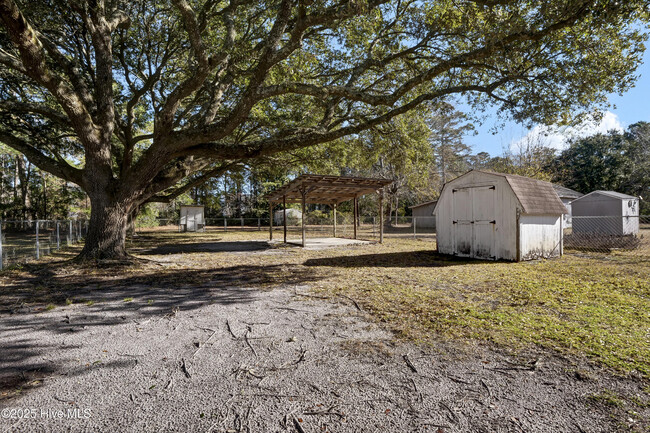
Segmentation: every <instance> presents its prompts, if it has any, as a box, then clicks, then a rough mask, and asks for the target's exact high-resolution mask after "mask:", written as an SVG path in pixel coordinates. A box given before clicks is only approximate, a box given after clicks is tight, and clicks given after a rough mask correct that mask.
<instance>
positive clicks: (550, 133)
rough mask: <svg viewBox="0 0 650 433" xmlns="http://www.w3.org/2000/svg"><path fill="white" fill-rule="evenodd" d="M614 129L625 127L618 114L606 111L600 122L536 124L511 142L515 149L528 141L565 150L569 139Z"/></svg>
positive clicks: (512, 147) (620, 129)
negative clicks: (563, 124)
mask: <svg viewBox="0 0 650 433" xmlns="http://www.w3.org/2000/svg"><path fill="white" fill-rule="evenodd" d="M612 129H613V130H616V131H619V132H622V131H623V130H624V129H625V128H624V126H623V123H622V122H621V121H620V120H619V118H618V116H617V115H616V114H614V113H612V112H611V111H606V112H605V113H603V117H602V118H601V120H600V122H595V121H593V120H586V121H584V122H582V123H581V124H580V125H577V126H563V127H553V126H544V125H536V126H535V127H533V128H532V129H530V130H528V133H527V134H525V135H524V136H523V137H520V138H518V139H514V140H512V141H511V142H510V149H511V150H513V151H514V150H516V149H518V148H520V147H521V146H522V145H524V144H526V143H534V144H544V145H545V146H548V147H552V148H553V149H557V150H563V149H565V148H566V146H567V140H570V139H573V138H582V137H588V136H590V135H594V134H598V133H606V132H608V131H611V130H612Z"/></svg>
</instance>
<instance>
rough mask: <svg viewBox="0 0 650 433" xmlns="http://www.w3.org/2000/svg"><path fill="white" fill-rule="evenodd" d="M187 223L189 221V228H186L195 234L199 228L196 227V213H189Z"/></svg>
mask: <svg viewBox="0 0 650 433" xmlns="http://www.w3.org/2000/svg"><path fill="white" fill-rule="evenodd" d="M186 221H187V228H186V230H187V231H188V232H195V231H197V227H196V214H195V213H194V211H189V212H187V220H186Z"/></svg>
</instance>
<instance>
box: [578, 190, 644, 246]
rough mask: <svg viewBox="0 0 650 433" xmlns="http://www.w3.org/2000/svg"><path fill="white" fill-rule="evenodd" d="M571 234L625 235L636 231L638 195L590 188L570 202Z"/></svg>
mask: <svg viewBox="0 0 650 433" xmlns="http://www.w3.org/2000/svg"><path fill="white" fill-rule="evenodd" d="M571 207H572V211H573V218H572V219H573V233H574V234H582V233H589V234H601V235H611V236H628V235H637V234H638V233H639V198H638V197H634V196H631V195H627V194H622V193H620V192H615V191H593V192H590V193H589V194H587V195H584V196H582V197H580V198H578V199H576V200H573V201H572V202H571Z"/></svg>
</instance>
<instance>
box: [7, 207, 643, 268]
mask: <svg viewBox="0 0 650 433" xmlns="http://www.w3.org/2000/svg"><path fill="white" fill-rule="evenodd" d="M273 223H274V224H273V238H274V239H282V237H283V231H284V226H283V221H282V218H275V219H274V221H273ZM356 223H357V224H356V231H357V238H358V239H367V240H379V233H380V231H379V218H378V217H376V216H361V217H359V218H358V220H357V222H356ZM435 225H436V223H435V217H433V216H431V217H410V216H408V217H407V216H398V217H394V216H393V217H391V218H390V220H388V219H387V220H386V221H384V237H385V238H405V239H422V240H430V241H435V236H436V228H435ZM564 226H565V228H564V250H565V253H567V254H581V253H605V254H612V253H618V254H627V255H635V256H648V257H650V215H641V216H624V217H621V216H599V217H579V216H574V217H568V218H567V219H566V220H565V224H564ZM354 229H355V224H354V218H353V216H352V215H349V214H345V213H339V214H338V215H337V220H336V236H338V237H343V238H353V237H354V231H355V230H354ZM87 230H88V221H87V220H58V221H57V220H37V221H36V220H33V221H0V270H1V269H2V268H3V267H4V268H6V267H7V266H11V265H14V264H19V263H25V262H29V261H33V260H38V259H39V258H41V257H43V256H46V255H49V254H51V253H53V252H55V251H58V250H60V249H63V248H65V247H67V246H70V245H73V244H76V243H79V242H81V241H83V239H84V238H85V236H86V233H87ZM136 230H137V232H138V233H146V232H153V233H155V232H163V233H165V232H167V233H169V232H176V233H178V232H181V231H183V227H182V226H181V225H180V224H179V221H178V220H177V219H173V220H172V219H158V220H155V221H153V223H151V222H150V223H149V224H148V225H147V226H146V227H143V226H137V227H136ZM305 230H306V234H307V236H308V237H312V238H314V237H332V236H334V234H335V233H334V221H333V218H332V215H331V214H329V215H328V214H316V215H313V214H312V215H310V214H307V215H306V217H305ZM201 231H202V232H260V233H259V235H260V238H264V237H267V236H268V231H269V219H268V217H267V218H231V217H219V218H208V219H206V220H205V224H204V225H202V226H201ZM301 236H302V221H301V218H300V217H298V218H290V217H289V218H287V240H290V241H298V240H300V239H301Z"/></svg>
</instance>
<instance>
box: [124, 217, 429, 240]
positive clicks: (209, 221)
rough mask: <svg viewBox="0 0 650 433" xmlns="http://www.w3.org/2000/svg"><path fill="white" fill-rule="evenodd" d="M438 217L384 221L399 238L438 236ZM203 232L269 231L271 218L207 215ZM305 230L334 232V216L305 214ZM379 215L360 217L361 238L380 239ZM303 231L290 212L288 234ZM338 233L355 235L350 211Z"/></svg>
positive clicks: (172, 225)
mask: <svg viewBox="0 0 650 433" xmlns="http://www.w3.org/2000/svg"><path fill="white" fill-rule="evenodd" d="M435 226H436V220H435V217H433V216H430V217H410V216H399V217H397V218H395V217H392V218H390V220H388V218H387V219H386V221H384V236H385V237H389V238H390V237H396V238H412V239H413V238H415V239H435V233H436V230H435ZM198 227H199V230H198V231H199V232H230V231H232V232H235V231H246V232H253V231H259V232H266V233H268V231H269V218H268V217H266V218H243V217H242V218H232V217H218V218H206V219H205V223H204V224H201V225H198ZM184 229H185V228H184V226H183V225H181V224H180V223H179V220H176V219H157V220H155V221H154V222H153V224H152V223H149V224H148V225H146V226H143V225H140V226H137V227H136V230H137V232H138V233H147V232H150V233H155V232H182V231H184ZM305 231H306V234H307V236H308V237H332V236H334V219H333V216H332V214H325V215H323V214H316V215H314V214H307V215H306V216H305ZM283 232H284V224H283V219H282V217H280V218H274V219H273V233H274V234H273V237H274V238H277V236H278V233H279V234H280V235H282V234H283ZM379 234H380V233H379V218H378V217H376V216H361V217H359V218H358V221H357V238H359V239H368V240H378V239H379ZM301 235H302V220H301V218H300V216H298V217H296V216H294V215H288V216H287V238H288V239H291V240H293V239H294V238H295V239H298V238H300V237H301ZM336 236H337V237H343V238H352V237H354V217H353V216H352V215H350V214H345V213H340V212H339V213H338V214H337V218H336Z"/></svg>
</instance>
